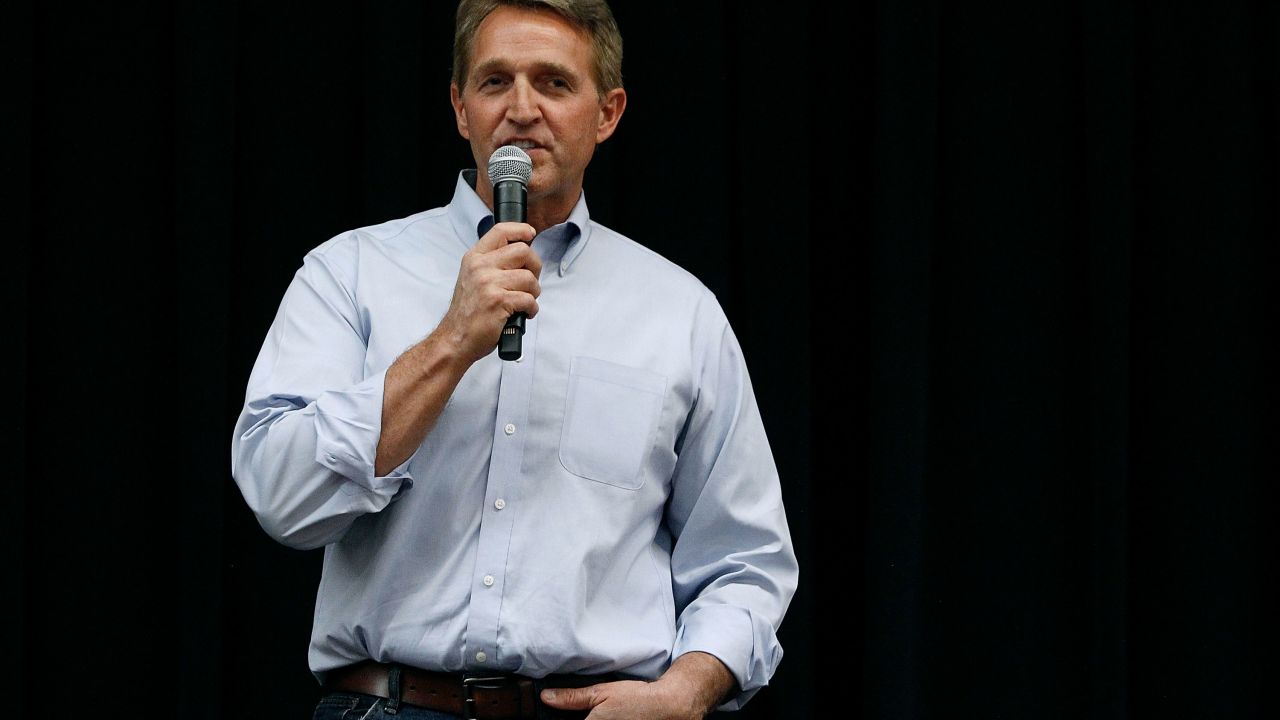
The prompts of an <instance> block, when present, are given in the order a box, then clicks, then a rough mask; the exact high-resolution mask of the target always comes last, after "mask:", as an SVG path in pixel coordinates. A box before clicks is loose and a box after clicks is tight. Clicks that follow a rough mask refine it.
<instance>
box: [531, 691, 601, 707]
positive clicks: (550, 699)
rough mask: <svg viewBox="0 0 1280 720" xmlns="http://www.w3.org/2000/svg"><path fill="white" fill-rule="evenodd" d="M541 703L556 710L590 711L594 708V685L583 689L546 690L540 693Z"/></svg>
mask: <svg viewBox="0 0 1280 720" xmlns="http://www.w3.org/2000/svg"><path fill="white" fill-rule="evenodd" d="M541 697H542V702H544V703H546V704H548V705H550V706H551V707H553V708H556V709H558V710H590V709H591V708H593V707H595V706H596V702H597V701H596V688H595V686H594V685H592V686H590V687H584V688H547V689H546V690H543V691H542V695H541Z"/></svg>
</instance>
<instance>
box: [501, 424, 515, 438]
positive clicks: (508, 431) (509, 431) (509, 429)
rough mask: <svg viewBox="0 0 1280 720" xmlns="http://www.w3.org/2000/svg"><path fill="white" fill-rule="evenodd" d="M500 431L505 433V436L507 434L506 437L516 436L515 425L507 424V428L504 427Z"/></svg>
mask: <svg viewBox="0 0 1280 720" xmlns="http://www.w3.org/2000/svg"><path fill="white" fill-rule="evenodd" d="M502 431H503V432H505V433H506V434H508V435H515V434H516V426H515V425H512V424H511V423H507V426H506V427H504V428H502Z"/></svg>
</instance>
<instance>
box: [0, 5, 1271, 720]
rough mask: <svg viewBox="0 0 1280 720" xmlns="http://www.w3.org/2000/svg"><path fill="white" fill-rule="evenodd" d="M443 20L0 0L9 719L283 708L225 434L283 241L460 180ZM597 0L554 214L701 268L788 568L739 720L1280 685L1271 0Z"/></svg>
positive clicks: (385, 13) (1115, 706)
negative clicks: (582, 150) (614, 51)
mask: <svg viewBox="0 0 1280 720" xmlns="http://www.w3.org/2000/svg"><path fill="white" fill-rule="evenodd" d="M448 5H450V4H449V3H423V2H412V1H409V0H398V1H396V2H381V3H370V4H367V5H366V4H364V3H359V2H354V1H348V2H336V1H328V2H315V3H278V4H271V5H270V6H267V4H265V3H248V2H241V3H228V4H223V5H221V6H218V7H214V6H212V5H211V4H206V3H200V2H194V1H193V0H179V1H177V2H173V3H162V2H137V3H98V4H96V5H92V6H76V7H70V6H67V5H65V4H58V3H45V4H39V5H38V6H36V5H35V4H34V3H30V2H27V3H16V4H8V5H7V6H6V8H7V9H6V10H4V11H3V13H4V15H5V18H4V22H3V23H0V26H2V27H3V29H2V30H0V32H2V33H3V37H2V38H0V39H2V40H3V47H4V48H5V53H6V62H5V63H4V72H5V74H6V87H7V88H8V89H9V90H8V92H7V93H6V94H7V95H8V96H9V97H10V98H11V99H12V100H14V101H13V102H6V109H5V113H4V118H3V122H4V130H5V137H6V139H7V140H9V141H10V142H7V143H6V150H5V153H6V159H5V164H4V167H5V169H6V171H7V174H8V175H9V176H10V178H9V179H10V180H15V179H16V180H17V182H16V183H14V184H13V185H12V187H13V188H14V189H13V190H10V191H6V197H7V201H6V206H7V212H6V216H7V217H6V220H7V222H8V224H9V231H10V234H11V235H12V237H14V238H16V246H17V247H18V248H19V250H18V254H19V261H20V265H21V267H22V271H21V272H15V273H14V274H13V275H11V276H10V278H11V281H10V282H9V283H6V300H7V305H8V306H9V307H10V308H18V309H19V310H20V311H18V312H15V313H14V315H13V316H12V317H16V318H18V320H17V321H16V323H17V325H18V327H19V329H20V333H21V334H20V338H21V339H20V340H19V341H18V343H17V346H18V352H15V353H14V357H16V360H15V362H14V363H13V365H15V366H16V368H15V369H16V372H17V373H18V374H19V376H20V377H21V381H19V382H15V389H14V390H13V391H12V397H14V398H15V402H16V403H17V404H19V405H20V406H21V407H22V411H21V413H15V414H16V415H17V416H18V417H19V418H20V419H19V420H18V421H17V422H16V424H15V425H16V427H14V431H13V432H9V433H6V434H5V435H6V438H5V444H6V457H7V458H10V459H11V463H10V467H11V469H13V468H14V466H15V465H16V473H11V474H13V475H14V479H13V481H12V482H11V485H10V487H11V493H10V498H16V500H14V502H13V503H12V504H17V505H19V506H20V507H19V508H18V509H17V511H11V512H9V513H8V516H9V522H6V523H3V527H4V540H5V546H6V548H9V549H10V551H9V561H8V563H7V571H8V572H7V575H8V581H7V583H6V584H7V585H9V586H10V587H12V588H13V590H12V591H11V592H8V593H7V594H8V595H10V596H11V597H13V598H16V599H17V600H18V602H17V605H18V606H19V608H20V609H19V610H18V611H17V612H16V613H11V614H9V615H6V625H5V630H6V632H5V635H6V637H7V639H8V641H9V643H10V644H11V645H12V647H13V650H12V651H10V652H6V653H5V663H6V671H7V672H6V677H7V679H9V680H11V681H13V684H14V685H15V687H14V688H13V690H14V692H15V693H16V694H14V695H11V696H10V697H9V698H7V699H9V700H11V701H12V700H14V699H16V703H17V707H18V708H19V709H22V708H23V707H25V708H28V709H29V710H30V711H35V710H36V709H40V710H45V711H48V712H50V714H53V712H55V711H57V710H59V709H63V708H66V707H67V705H66V704H67V703H76V702H91V703H95V704H101V703H107V704H112V705H117V706H119V707H123V708H131V709H132V708H136V709H139V710H145V711H154V712H163V713H165V714H173V715H177V716H180V717H191V718H217V717H227V718H257V717H272V716H275V717H307V716H308V713H309V708H310V703H311V702H312V701H313V699H314V696H315V686H314V683H313V681H312V679H311V677H310V675H309V673H308V672H307V670H306V643H307V636H308V629H309V621H310V614H311V610H312V605H313V601H314V586H315V582H316V580H317V577H318V570H319V559H320V553H319V552H311V553H301V552H296V551H292V550H287V549H285V548H283V547H279V546H276V545H274V544H273V543H272V542H271V541H270V540H269V539H267V537H266V536H265V534H263V533H262V532H261V531H260V530H259V529H258V528H257V526H256V524H255V523H254V521H253V519H252V517H251V515H250V514H249V512H248V510H247V509H246V508H245V506H244V505H243V502H242V501H241V499H240V497H239V495H238V493H237V491H236V489H235V487H234V485H233V483H232V482H231V479H230V476H229V455H230V451H229V443H230V434H231V428H232V423H233V421H234V417H235V414H236V412H237V410H238V408H239V404H240V401H241V398H242V393H243V389H244V383H245V381H246V379H247V377H248V371H249V368H250V365H251V363H252V360H253V357H254V355H255V353H256V351H257V348H258V345H259V343H260V342H261V340H262V337H263V335H264V333H265V330H266V328H267V325H268V324H269V322H270V320H271V317H272V316H273V314H274V312H275V309H276V304H277V302H278V300H279V298H280V296H281V293H282V292H283V290H284V288H285V286H286V285H287V283H288V281H289V279H290V277H291V275H292V273H293V271H294V270H295V269H296V268H297V266H298V265H299V263H300V261H301V258H302V255H303V254H304V253H305V251H306V250H308V249H309V248H311V247H313V246H314V245H316V244H319V243H320V242H322V241H324V240H325V239H327V238H328V237H330V236H332V235H334V234H336V233H338V232H340V231H342V230H345V229H349V228H352V227H356V226H359V225H363V224H369V223H373V222H378V221H381V220H384V219H388V218H391V217H396V216H402V215H405V214H409V213H412V212H415V211H418V210H421V209H425V208H428V207H433V206H436V205H439V204H442V203H443V202H445V201H447V199H448V197H449V192H450V190H451V187H452V183H453V181H454V177H455V173H456V171H457V170H458V168H460V167H461V166H463V165H464V164H468V163H469V156H468V153H467V149H466V145H465V143H464V142H463V141H462V140H460V139H459V138H458V137H457V136H456V133H455V130H454V128H453V121H452V117H451V112H450V109H449V106H448V103H447V83H448V66H449V47H448V46H449V43H450V40H451V18H450V15H451V8H450V7H448ZM616 14H617V16H618V19H619V22H620V24H621V26H622V29H623V33H624V35H625V37H626V39H627V59H626V63H625V67H624V74H625V77H626V82H627V86H628V90H629V94H630V100H631V102H630V105H629V108H628V111H627V114H626V117H625V118H624V120H623V122H622V126H621V129H620V131H619V134H618V135H617V136H616V137H615V138H614V139H613V140H611V141H610V142H609V143H607V144H606V145H605V146H604V147H603V148H602V150H601V152H600V153H599V154H598V155H597V159H596V161H595V163H594V164H593V166H592V169H591V171H590V172H589V173H588V187H587V193H588V198H589V199H590V202H591V209H592V214H593V216H595V217H596V218H598V219H601V220H602V221H603V222H605V223H606V224H609V225H610V226H612V227H614V228H616V229H618V230H620V231H622V232H624V233H626V234H628V235H630V236H632V237H634V238H636V239H637V240H639V241H641V242H643V243H644V244H646V245H648V246H649V247H651V248H653V249H655V250H656V251H658V252H660V253H662V254H663V255H665V256H667V257H669V258H671V259H672V260H674V261H676V262H677V263H679V264H681V265H683V266H684V267H686V268H688V269H689V270H691V271H692V272H694V273H695V274H696V275H698V276H699V277H700V278H702V279H703V281H704V282H705V283H706V284H707V285H708V286H710V287H711V288H712V289H713V290H714V291H716V293H717V294H718V295H719V297H720V298H721V301H722V303H723V304H724V306H725V308H726V310H727V312H728V314H729V316H730V319H731V320H732V321H733V322H734V325H735V328H736V329H737V332H738V334H739V336H740V338H741V340H742V343H743V346H744V348H745V351H746V353H747V358H748V362H749V364H750V366H751V369H752V375H753V378H754V379H755V384H756V387H757V392H758V395H759V401H760V404H761V406H762V410H763V414H764V418H765V422H766V426H767V428H768V429H769V431H770V436H771V440H772V444H773V448H774V453H775V455H776V457H777V460H778V464H779V467H780V469H781V471H782V475H783V479H784V490H785V495H786V501H787V505H788V511H789V516H790V519H791V524H792V530H793V534H794V537H795V542H796V546H797V550H798V552H799V555H800V558H801V562H802V584H801V588H800V591H799V592H798V594H797V596H796V598H795V601H794V603H793V605H792V608H791V611H790V613H789V614H788V616H787V619H786V621H785V623H784V624H783V626H782V628H781V631H780V635H781V639H782V642H783V644H784V646H785V648H786V651H787V655H786V659H785V660H784V661H783V663H782V666H781V669H780V671H779V673H778V675H777V676H776V678H775V681H774V683H773V685H772V686H771V687H770V688H768V689H766V690H764V691H763V692H762V693H760V695H759V696H758V697H757V698H756V699H755V700H753V701H752V703H751V704H750V705H749V706H748V708H747V709H746V710H745V711H744V712H743V713H742V714H741V715H740V716H741V717H744V718H745V717H754V718H782V717H805V716H810V715H813V714H815V713H819V712H820V713H823V714H834V716H836V717H846V716H847V717H874V718H924V717H993V718H995V717H1001V718H1014V717H1018V718H1023V717H1036V718H1041V717H1054V718H1058V717H1061V718H1079V717H1094V718H1124V717H1135V718H1145V717H1162V718H1163V717H1170V716H1185V717H1232V718H1237V717H1277V716H1280V714H1277V710H1278V707H1277V706H1278V704H1280V703H1278V702H1277V699H1276V693H1275V684H1276V678H1277V677H1280V672H1278V671H1280V662H1278V661H1277V642H1276V641H1277V639H1278V638H1277V635H1276V632H1275V630H1274V629H1273V627H1272V625H1271V624H1270V623H1269V622H1268V620H1269V619H1270V617H1271V615H1273V614H1274V612H1275V608H1276V607H1277V606H1280V603H1278V602H1277V601H1278V600H1280V597H1278V595H1280V592H1277V582H1276V575H1277V573H1276V567H1275V565H1276V558H1277V554H1276V551H1275V549H1274V548H1275V547H1276V546H1277V543H1276V540H1277V537H1276V536H1277V531H1276V529H1275V523H1274V522H1273V521H1272V516H1273V515H1274V514H1275V513H1274V510H1273V503H1274V501H1275V499H1276V493H1275V492H1274V485H1275V482H1276V478H1277V477H1280V473H1277V472H1276V470H1277V468H1276V452H1275V447H1276V441H1275V440H1274V436H1273V435H1272V434H1270V432H1269V429H1268V425H1267V423H1266V421H1267V420H1268V419H1270V416H1271V415H1272V414H1273V413H1274V408H1275V407H1276V401H1277V392H1276V384H1275V382H1274V381H1273V380H1272V378H1271V377H1270V375H1269V373H1268V371H1267V369H1268V368H1269V367H1274V366H1275V362H1276V356H1275V353H1274V352H1273V351H1272V350H1271V349H1270V346H1269V345H1268V344H1267V343H1266V342H1265V341H1266V340H1267V339H1269V337H1270V336H1272V335H1274V334H1275V329H1276V328H1277V327H1280V324H1277V322H1276V316H1277V312H1276V310H1277V303H1276V294H1277V292H1276V289H1275V286H1274V283H1273V282H1271V281H1270V276H1271V275H1273V274H1274V272H1275V270H1276V267H1277V265H1276V260H1277V258H1276V255H1277V253H1276V249H1275V245H1276V241H1277V239H1278V238H1280V233H1278V230H1280V228H1278V223H1277V202H1278V201H1280V197H1278V195H1277V177H1276V173H1277V167H1278V166H1280V143H1278V142H1277V130H1278V128H1280V124H1278V121H1280V118H1278V117H1277V94H1278V93H1280V60H1278V59H1277V49H1276V48H1277V44H1280V11H1278V10H1277V8H1276V7H1275V5H1274V4H1272V3H1267V2H1255V3H1239V4H1237V3H1206V2H1201V3H1192V2H1154V1H1150V2H1131V1H1130V2H1124V1H1115V0H1082V1H1081V2H1073V3H1067V2H1034V3H1027V2H1007V3H995V2H981V3H948V4H945V5H944V4H942V3H939V2H919V3H902V2H892V1H889V0H882V1H881V2H863V3H852V4H847V5H843V6H841V7H840V8H835V7H827V6H826V5H823V6H821V7H820V6H819V5H817V4H806V3H785V4H779V3H764V2H718V3H676V2H645V3H636V2H626V1H625V0H618V2H617V8H616ZM11 347H12V346H11ZM14 458H16V463H14V462H12V459H14ZM12 504H11V505H10V507H12ZM9 707H11V708H12V707H13V705H12V704H10V705H9ZM72 707H76V706H72Z"/></svg>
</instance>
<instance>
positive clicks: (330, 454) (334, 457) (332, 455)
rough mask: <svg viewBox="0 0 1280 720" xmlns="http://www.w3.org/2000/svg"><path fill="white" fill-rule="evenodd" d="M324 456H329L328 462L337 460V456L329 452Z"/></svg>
mask: <svg viewBox="0 0 1280 720" xmlns="http://www.w3.org/2000/svg"><path fill="white" fill-rule="evenodd" d="M325 457H327V458H329V462H338V456H337V455H334V454H333V453H329V454H328V455H325Z"/></svg>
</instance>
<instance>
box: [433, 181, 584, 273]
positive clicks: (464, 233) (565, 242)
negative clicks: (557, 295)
mask: <svg viewBox="0 0 1280 720" xmlns="http://www.w3.org/2000/svg"><path fill="white" fill-rule="evenodd" d="M475 185H476V171H475V170H474V169H471V170H463V171H462V172H460V173H458V182H457V184H456V185H454V188H453V200H452V201H450V202H449V222H450V223H451V224H452V225H453V230H454V232H455V233H456V234H457V236H458V239H459V240H461V241H462V242H463V244H464V245H466V247H468V248H470V247H473V246H474V245H475V244H476V241H477V240H479V239H480V236H481V235H484V234H485V233H486V232H488V231H489V228H491V227H493V211H491V210H490V209H489V207H488V206H487V205H485V204H484V200H481V199H480V196H479V195H477V194H476V191H475ZM590 237H591V215H590V213H589V212H588V211H587V194H586V193H585V192H584V193H582V194H580V195H579V196H578V202H577V203H576V204H574V206H573V210H571V211H570V212H569V217H568V219H566V220H565V221H564V222H562V223H560V224H559V225H553V226H551V227H549V228H547V229H546V230H543V231H542V232H540V233H538V237H537V238H534V242H535V247H536V248H539V249H540V250H541V251H542V256H543V259H544V260H546V259H547V258H557V257H558V258H559V260H560V262H559V272H560V275H561V276H564V275H565V274H567V273H568V272H569V268H570V267H571V266H572V265H573V263H574V261H576V260H577V259H578V256H579V255H581V254H582V251H583V249H584V248H585V247H586V246H587V240H589V239H590Z"/></svg>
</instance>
